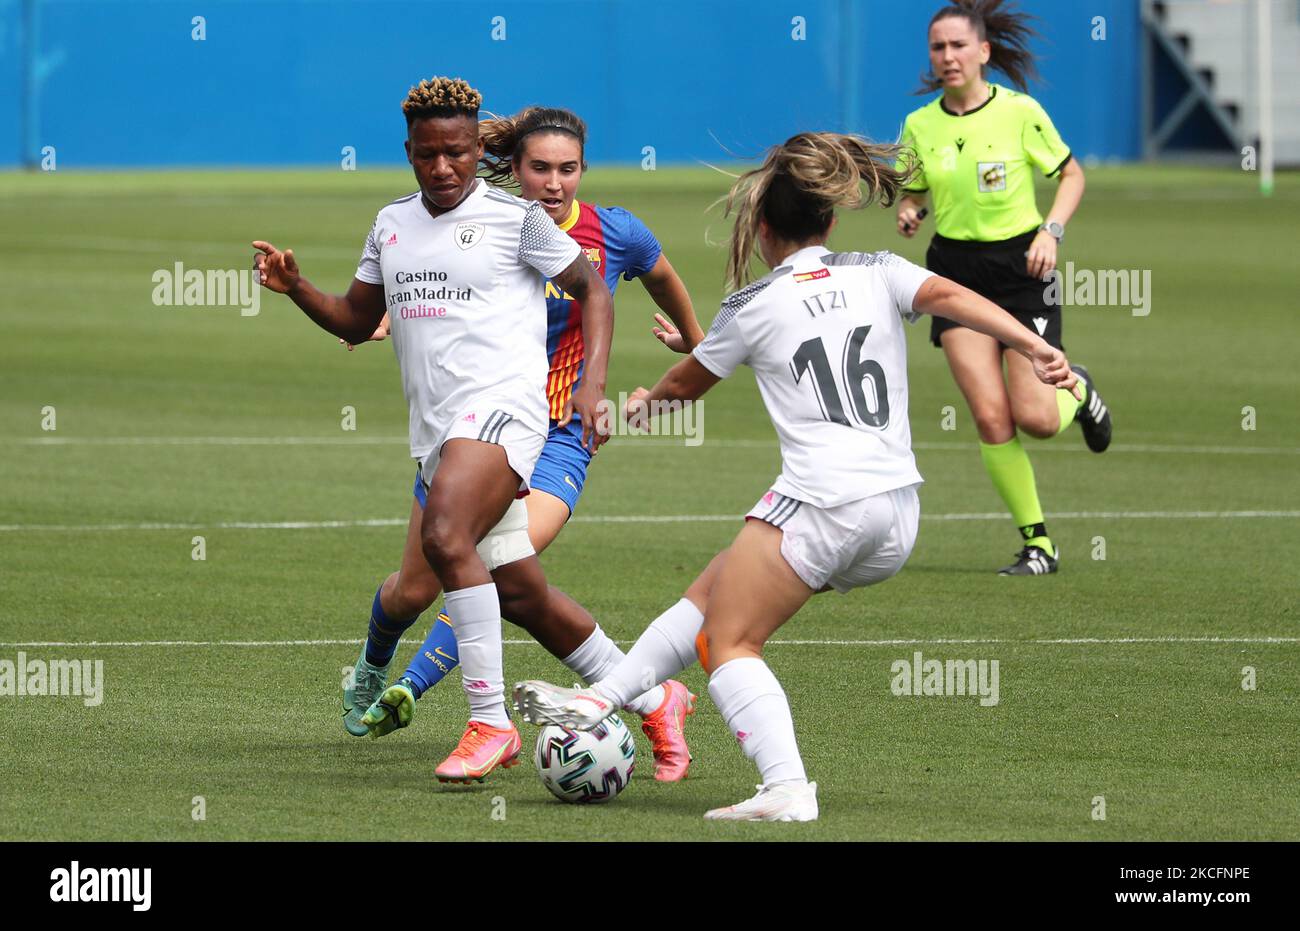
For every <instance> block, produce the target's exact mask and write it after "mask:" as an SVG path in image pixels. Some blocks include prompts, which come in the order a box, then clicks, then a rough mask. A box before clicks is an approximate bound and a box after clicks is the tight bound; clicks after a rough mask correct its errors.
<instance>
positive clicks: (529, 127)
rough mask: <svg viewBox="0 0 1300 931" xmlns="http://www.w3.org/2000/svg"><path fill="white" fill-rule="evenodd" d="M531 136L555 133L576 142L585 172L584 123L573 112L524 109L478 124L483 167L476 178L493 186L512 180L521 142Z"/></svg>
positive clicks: (558, 109) (585, 129)
mask: <svg viewBox="0 0 1300 931" xmlns="http://www.w3.org/2000/svg"><path fill="white" fill-rule="evenodd" d="M534 133H558V134H559V135H562V136H570V137H571V138H573V139H576V140H577V141H578V152H579V153H580V154H579V156H578V160H579V162H581V164H582V170H583V171H586V170H587V161H586V158H585V152H586V147H587V124H586V123H584V122H583V121H582V117H580V116H578V114H576V113H574V112H573V111H572V110H564V109H562V108H560V107H526V108H525V109H523V110H521V111H520V112H518V113H516V114H515V115H514V116H493V117H492V118H491V119H486V120H483V121H482V122H480V123H479V137H480V138H481V139H482V140H483V163H482V165H483V168H482V171H481V172H480V173H479V176H480V177H482V178H484V179H486V180H487V181H489V182H490V183H492V184H501V185H508V184H511V183H512V182H513V181H514V172H513V168H514V166H515V165H517V164H518V163H519V160H520V159H522V158H523V156H524V140H525V139H526V138H528V137H529V136H531V135H533V134H534Z"/></svg>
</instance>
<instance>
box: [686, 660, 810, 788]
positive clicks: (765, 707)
mask: <svg viewBox="0 0 1300 931" xmlns="http://www.w3.org/2000/svg"><path fill="white" fill-rule="evenodd" d="M709 697H710V698H712V699H713V703H714V704H715V705H717V706H718V710H719V711H720V712H722V717H723V720H725V721H726V722H727V727H729V728H731V733H732V734H734V735H735V737H736V740H738V741H740V748H741V749H742V750H744V751H745V756H747V757H749V758H750V759H751V760H753V761H754V762H755V763H756V764H757V765H758V771H759V774H760V775H761V777H762V779H763V785H765V786H772V785H775V784H777V783H778V782H794V783H806V782H807V781H808V774H807V773H805V772H804V768H803V760H802V759H800V758H799V746H798V744H797V743H796V742H795V739H794V718H792V717H791V716H790V703H789V701H787V700H786V697H785V691H784V690H783V689H782V688H781V683H779V682H777V681H776V676H774V675H772V670H770V669H768V668H767V663H765V662H763V661H762V660H761V659H758V658H756V657H748V656H746V657H741V658H740V659H733V660H731V661H729V662H726V663H723V664H722V665H721V666H719V667H718V668H717V669H715V670H714V671H713V675H712V676H710V677H709Z"/></svg>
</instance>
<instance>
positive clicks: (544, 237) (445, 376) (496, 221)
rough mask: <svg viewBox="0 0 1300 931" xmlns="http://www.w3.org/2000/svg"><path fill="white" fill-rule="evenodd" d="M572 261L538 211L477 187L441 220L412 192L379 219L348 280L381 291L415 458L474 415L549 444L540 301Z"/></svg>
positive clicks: (569, 247)
mask: <svg viewBox="0 0 1300 931" xmlns="http://www.w3.org/2000/svg"><path fill="white" fill-rule="evenodd" d="M581 254H582V250H581V248H580V247H579V246H578V244H577V243H576V242H574V241H573V240H572V239H571V238H570V237H569V236H567V235H565V234H564V233H563V232H561V231H560V229H559V228H558V227H557V226H556V225H555V221H554V220H552V219H551V218H550V217H549V216H548V215H547V213H546V211H545V210H543V209H542V206H541V205H540V204H538V203H537V202H535V201H533V202H531V203H530V202H529V201H526V200H521V199H519V198H518V197H515V196H513V195H512V194H509V193H507V192H505V191H502V190H499V189H498V188H495V187H492V186H491V185H489V184H488V183H487V182H485V181H482V180H479V181H475V183H474V189H473V190H472V191H471V192H470V193H469V195H468V196H467V197H466V198H465V199H464V200H463V201H462V202H461V203H460V205H459V206H457V207H456V208H455V209H453V210H449V211H447V212H446V213H444V214H442V215H441V216H438V217H433V216H430V215H429V211H428V210H427V209H425V206H424V203H423V201H422V198H421V197H420V194H419V193H418V192H417V193H415V194H411V195H409V196H407V197H403V198H401V199H400V200H396V201H393V203H391V204H389V205H388V206H387V207H385V208H383V209H382V210H380V211H379V215H378V216H377V217H375V225H374V227H373V228H372V229H371V230H370V235H369V236H368V237H367V238H366V246H365V250H364V251H363V252H362V253H361V262H360V264H359V265H358V266H357V279H358V280H360V281H364V282H367V283H369V284H382V285H383V286H384V306H385V307H386V308H387V309H388V317H389V320H390V322H391V324H392V337H393V351H394V352H395V353H396V354H397V364H398V367H399V368H400V369H401V373H402V390H403V391H404V392H405V394H406V402H407V404H408V406H409V407H410V433H411V456H412V457H414V458H417V459H419V458H423V457H424V456H427V455H428V454H429V453H430V452H433V451H434V450H437V449H439V448H441V446H442V443H443V440H444V439H445V437H446V435H447V431H448V430H449V429H450V427H451V424H452V421H453V420H454V419H455V418H456V416H457V414H459V413H461V412H462V411H464V410H466V409H468V408H470V407H471V406H474V405H478V406H488V405H496V406H499V407H500V408H501V409H503V410H508V411H509V412H510V413H512V414H513V415H514V416H515V417H516V418H517V419H518V420H519V421H520V422H521V423H522V424H523V425H525V426H526V427H528V428H529V429H530V430H533V431H535V432H536V433H538V434H540V435H542V436H543V437H544V436H546V432H547V428H548V426H549V422H548V419H547V416H548V408H547V403H546V373H547V369H548V364H547V359H546V294H545V290H544V289H545V284H546V279H547V278H550V277H553V276H554V275H557V274H559V273H560V272H561V271H563V270H564V269H566V268H568V267H569V265H570V264H571V263H572V262H573V260H574V259H576V258H577V257H578V256H580V255H581Z"/></svg>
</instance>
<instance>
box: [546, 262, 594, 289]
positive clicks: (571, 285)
mask: <svg viewBox="0 0 1300 931" xmlns="http://www.w3.org/2000/svg"><path fill="white" fill-rule="evenodd" d="M584 265H586V266H587V268H591V263H590V262H588V261H587V257H586V256H585V255H580V256H578V257H577V258H576V259H574V260H573V261H572V262H571V263H570V264H569V267H568V268H566V269H565V270H564V271H562V272H560V273H559V274H558V275H556V276H555V277H554V278H552V279H551V281H553V282H555V285H556V287H558V288H560V289H561V290H563V291H568V292H569V293H570V294H572V295H573V296H574V297H576V298H577V299H578V300H582V299H583V298H585V297H586V296H587V282H588V281H589V279H588V278H587V276H586V275H585V274H584V269H583V267H582V266H584Z"/></svg>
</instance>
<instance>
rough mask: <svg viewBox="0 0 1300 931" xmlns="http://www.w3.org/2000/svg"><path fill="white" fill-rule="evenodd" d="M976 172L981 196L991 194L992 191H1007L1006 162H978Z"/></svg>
mask: <svg viewBox="0 0 1300 931" xmlns="http://www.w3.org/2000/svg"><path fill="white" fill-rule="evenodd" d="M976 170H977V171H978V172H979V183H980V193H981V194H991V193H993V192H994V191H1005V190H1006V189H1007V163H1006V162H980V163H979V165H978V166H977V167H976Z"/></svg>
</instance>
